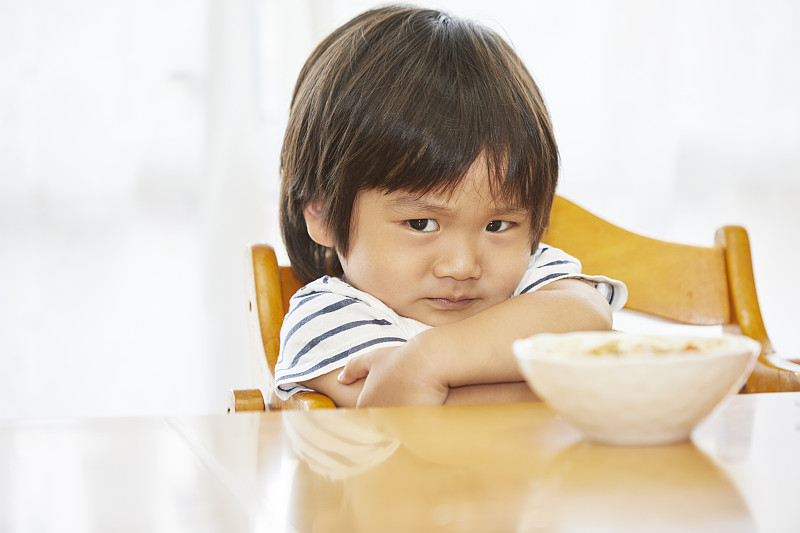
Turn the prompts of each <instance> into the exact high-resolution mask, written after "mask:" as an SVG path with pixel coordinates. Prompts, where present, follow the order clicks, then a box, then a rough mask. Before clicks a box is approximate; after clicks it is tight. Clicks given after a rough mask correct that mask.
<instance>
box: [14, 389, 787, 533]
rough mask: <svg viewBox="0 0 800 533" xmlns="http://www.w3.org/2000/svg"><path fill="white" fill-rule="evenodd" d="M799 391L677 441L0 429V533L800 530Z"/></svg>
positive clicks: (368, 427) (265, 424) (553, 422)
mask: <svg viewBox="0 0 800 533" xmlns="http://www.w3.org/2000/svg"><path fill="white" fill-rule="evenodd" d="M798 494H800V393H778V394H750V395H738V396H735V397H732V398H731V399H730V401H728V402H727V403H726V404H724V405H723V406H722V407H721V408H720V409H718V410H717V411H716V412H715V413H713V414H712V415H711V416H710V417H709V418H708V419H707V420H706V421H705V422H703V424H701V426H699V427H698V428H697V429H696V430H695V432H694V433H693V436H692V440H691V441H689V442H686V443H682V444H676V445H670V446H656V447H613V446H603V445H598V444H592V443H590V442H587V441H585V440H583V438H582V436H581V434H580V433H579V432H578V431H577V430H575V429H574V428H573V427H571V426H570V425H569V424H568V423H566V422H565V421H563V420H561V419H559V418H558V417H557V416H556V415H555V414H554V413H553V412H552V411H551V410H550V409H549V408H548V407H547V406H546V405H544V404H541V403H530V404H516V405H491V406H469V407H404V408H384V409H365V410H351V409H339V410H321V411H314V412H286V413H258V414H256V413H253V414H249V413H248V414H235V415H212V416H198V417H167V418H120V419H76V420H53V421H4V422H0V531H3V532H5V531H59V532H60V531H81V532H84V531H165V532H175V531H193V532H201V531H226V532H233V531H270V532H271V531H347V532H357V531H370V532H372V531H381V532H384V531H403V532H420V531H459V532H462V531H476V532H491V531H502V532H534V531H535V532H539V531H559V532H569V531H579V532H592V531H614V532H625V531H637V532H639V531H648V532H654V531H682V532H686V531H702V532H704V533H708V532H713V531H724V532H726V533H727V532H740V531H742V532H744V531H761V532H776V531H787V532H789V531H791V532H796V531H800V505H798V501H797V495H798Z"/></svg>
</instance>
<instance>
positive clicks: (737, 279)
mask: <svg viewBox="0 0 800 533" xmlns="http://www.w3.org/2000/svg"><path fill="white" fill-rule="evenodd" d="M542 241H543V242H546V243H548V244H550V245H552V246H555V247H557V248H561V249H562V250H564V251H565V252H567V253H569V254H571V255H573V256H575V257H577V258H578V259H580V261H581V263H582V264H583V271H584V272H586V273H587V274H603V275H606V276H609V277H611V278H615V279H619V280H621V281H623V282H625V284H626V285H627V286H628V302H627V304H626V306H625V307H626V308H627V309H630V310H633V311H638V312H640V313H644V314H646V315H650V316H654V317H658V318H661V319H665V320H669V321H672V322H677V323H682V324H694V325H722V326H726V327H727V328H734V329H738V330H740V331H741V333H743V334H744V335H747V336H749V337H752V338H754V339H756V340H757V341H759V342H760V343H761V344H762V347H763V352H762V354H761V357H760V359H759V363H758V365H757V367H756V369H755V370H754V371H753V373H752V375H751V376H750V379H749V380H748V383H747V390H748V391H749V392H768V391H769V392H772V391H780V390H800V380H799V379H798V375H800V365H796V364H793V363H791V362H788V361H786V360H783V359H781V358H779V357H777V356H776V355H774V350H773V348H772V344H771V343H770V340H769V337H768V336H767V333H766V330H765V328H764V323H763V320H762V318H761V311H760V309H759V306H758V297H757V295H756V290H755V281H754V278H753V269H752V262H751V257H750V243H749V240H748V237H747V232H746V231H745V229H744V228H742V227H739V226H725V227H723V228H720V229H719V230H717V233H716V239H715V243H714V244H713V245H712V246H708V247H702V246H689V245H685V244H677V243H672V242H666V241H660V240H657V239H652V238H648V237H644V236H642V235H638V234H636V233H632V232H630V231H627V230H624V229H622V228H619V227H617V226H615V225H613V224H610V223H609V222H606V221H605V220H603V219H601V218H599V217H597V216H595V215H593V214H591V213H589V212H588V211H586V210H585V209H583V208H581V207H579V206H577V205H576V204H574V203H572V202H570V201H568V200H566V199H564V198H561V197H556V201H555V203H554V205H553V211H552V213H551V216H550V226H549V229H548V231H547V232H546V233H545V235H544V236H543V238H542ZM250 251H251V254H252V262H251V264H252V269H253V270H252V273H251V275H250V276H249V277H250V280H251V290H250V293H251V296H250V302H249V305H250V316H251V321H250V322H251V328H250V329H251V332H252V333H253V335H254V339H253V340H254V344H255V345H256V346H260V347H261V348H262V349H263V353H260V354H259V353H256V357H255V358H256V361H255V369H254V370H255V372H256V376H257V379H258V382H259V384H260V385H261V387H262V390H264V391H265V392H267V391H269V392H267V394H268V398H267V401H266V403H267V404H268V405H269V407H270V408H272V409H310V408H317V407H333V402H331V401H330V399H328V398H327V397H325V396H323V395H321V394H317V393H303V394H299V395H295V396H294V397H292V400H291V401H288V402H283V401H281V400H279V399H278V398H277V397H276V396H275V394H274V393H272V392H271V391H272V388H273V386H274V378H273V375H274V370H275V363H276V361H277V358H278V351H279V346H280V329H281V324H282V323H283V316H284V315H285V313H286V311H287V310H288V308H289V299H290V298H291V296H292V295H293V294H294V293H295V292H296V291H297V290H298V289H299V288H300V287H301V286H302V285H303V283H302V282H301V281H300V280H299V279H298V278H297V276H295V274H294V272H293V271H292V269H291V267H288V266H279V265H278V262H277V259H276V256H275V251H274V250H273V248H272V247H270V246H269V245H266V244H256V245H253V246H251V248H250Z"/></svg>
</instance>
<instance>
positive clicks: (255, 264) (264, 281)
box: [248, 244, 335, 409]
mask: <svg viewBox="0 0 800 533" xmlns="http://www.w3.org/2000/svg"><path fill="white" fill-rule="evenodd" d="M250 254H251V261H248V266H249V267H250V268H252V270H251V271H250V272H249V275H248V279H249V281H250V284H249V285H250V286H249V298H248V300H249V301H248V316H249V322H250V334H251V344H252V345H253V346H254V348H255V352H254V360H253V372H254V374H255V377H256V380H257V382H258V384H259V386H260V387H261V390H262V391H263V393H264V395H265V398H264V401H265V403H266V405H267V407H269V408H270V409H317V408H323V407H335V406H334V404H333V401H331V399H330V398H328V397H327V396H324V395H322V394H319V393H316V392H314V393H310V392H304V393H298V394H295V395H294V396H292V397H291V398H290V399H289V400H287V401H283V400H281V399H280V398H278V397H277V396H276V395H275V393H274V391H273V389H274V385H275V378H274V376H275V363H277V361H278V353H279V351H280V335H281V325H282V324H283V317H284V315H285V314H286V311H288V310H289V299H290V298H291V297H292V295H293V294H294V293H295V292H297V291H298V289H300V287H302V286H303V282H302V281H300V279H299V278H298V277H297V276H295V274H294V271H292V269H291V267H289V266H280V265H278V259H277V257H276V256H275V250H274V249H273V248H272V246H269V245H268V244H254V245H252V246H251V247H250Z"/></svg>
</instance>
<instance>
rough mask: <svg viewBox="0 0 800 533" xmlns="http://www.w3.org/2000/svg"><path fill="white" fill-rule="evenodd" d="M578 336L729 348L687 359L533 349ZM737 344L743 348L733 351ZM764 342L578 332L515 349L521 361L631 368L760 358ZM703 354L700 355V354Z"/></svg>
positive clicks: (542, 336) (541, 336)
mask: <svg viewBox="0 0 800 533" xmlns="http://www.w3.org/2000/svg"><path fill="white" fill-rule="evenodd" d="M576 337H648V338H664V339H672V340H686V341H688V340H692V339H714V338H721V339H725V340H726V342H727V343H728V344H727V345H723V346H720V347H719V348H717V349H715V350H714V351H709V352H707V353H704V354H702V357H692V356H683V357H680V356H679V357H675V355H679V354H676V353H674V352H672V353H666V354H661V353H638V354H637V353H632V354H627V355H625V356H622V357H621V356H619V355H618V354H581V353H574V352H573V353H570V354H569V356H567V357H565V356H564V354H563V353H556V352H554V351H553V350H548V351H547V352H538V353H537V352H534V351H532V350H530V348H529V346H530V345H531V344H534V343H536V342H537V341H539V340H541V341H542V342H548V341H551V339H552V341H551V342H552V343H557V342H558V341H559V340H565V339H566V338H576ZM734 345H736V346H738V347H740V348H741V349H730V348H732V347H733V346H734ZM761 349H762V347H761V343H759V342H758V341H756V340H755V339H752V338H750V337H747V336H746V335H741V334H735V333H722V334H720V335H712V336H702V335H691V334H663V333H638V332H637V333H632V332H631V333H628V332H622V331H577V332H568V333H538V334H536V335H532V336H530V337H526V338H524V339H518V340H515V341H514V343H513V346H512V350H513V352H514V356H515V358H516V359H517V360H519V361H541V362H552V363H559V364H580V365H581V366H609V365H614V366H629V365H641V364H651V365H673V364H678V363H680V362H686V361H709V360H717V359H724V358H728V357H733V356H741V355H745V354H746V355H747V356H748V357H756V356H758V355H759V354H760V353H761ZM698 355H699V354H698Z"/></svg>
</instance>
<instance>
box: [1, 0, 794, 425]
mask: <svg viewBox="0 0 800 533" xmlns="http://www.w3.org/2000/svg"><path fill="white" fill-rule="evenodd" d="M374 5H376V4H375V2H367V1H348V0H340V1H336V0H330V1H319V0H317V1H315V0H305V1H303V0H293V1H292V2H289V1H272V0H205V1H201V0H158V1H156V0H140V1H138V2H127V1H122V0H103V1H100V0H70V1H69V2H59V1H57V0H2V1H1V2H0V418H53V417H87V416H129V415H149V414H167V415H176V414H199V413H215V412H224V411H225V408H226V394H227V391H228V390H229V389H231V388H249V387H251V386H252V385H253V383H252V380H251V376H250V355H249V350H250V347H249V344H248V337H247V329H246V319H245V309H246V300H245V291H244V286H245V282H244V275H243V273H244V266H243V265H244V257H245V249H246V246H247V245H248V244H249V243H251V242H255V241H268V242H271V243H273V244H275V245H280V238H279V235H278V227H277V207H276V202H275V196H276V192H277V190H278V153H279V149H280V143H281V139H282V134H283V128H284V126H285V122H286V116H287V111H288V105H289V98H290V94H291V90H292V87H293V84H294V81H295V78H296V76H297V74H298V72H299V70H300V67H301V65H302V63H303V61H304V60H305V58H306V57H307V56H308V54H309V53H310V52H311V50H312V49H313V47H314V46H315V45H316V44H317V42H318V41H319V40H321V39H322V38H323V37H324V36H325V35H327V34H328V33H329V32H330V31H331V30H333V29H334V28H335V27H336V26H338V25H340V24H341V23H343V22H345V21H346V20H348V19H349V18H351V17H352V16H354V15H356V14H357V13H359V12H361V11H363V10H365V9H367V8H369V7H372V6H374ZM419 5H424V6H431V7H441V8H444V9H446V10H449V11H451V12H452V13H453V14H456V15H460V16H465V17H469V18H473V19H476V20H478V21H480V22H483V23H485V24H487V25H489V26H490V27H493V28H494V29H496V30H498V31H499V32H500V33H501V34H502V35H504V36H505V37H506V38H507V39H508V40H509V41H510V42H511V43H512V44H513V46H514V47H515V48H516V49H517V51H518V53H519V54H520V56H521V57H522V58H523V60H524V61H525V62H526V64H527V66H528V68H529V70H530V71H531V73H532V74H533V76H534V78H535V79H536V80H537V83H538V84H539V86H540V88H541V90H542V92H543V94H544V96H545V99H546V101H547V103H548V106H549V108H550V111H551V114H552V118H553V122H554V125H555V130H556V136H557V140H558V141H559V145H560V148H561V156H562V161H563V173H562V177H561V183H560V189H559V192H560V194H562V195H564V196H567V197H568V198H571V199H572V200H574V201H577V202H578V203H580V204H582V205H583V206H584V207H587V208H589V209H590V210H592V211H594V212H596V213H598V214H601V215H602V216H604V217H606V218H608V219H609V220H611V221H613V222H615V223H617V224H618V225H621V226H623V227H625V228H628V229H634V230H636V231H638V232H640V233H644V234H647V235H649V236H652V237H657V238H662V239H670V240H677V241H681V242H686V243H690V244H703V245H709V244H711V243H712V242H713V237H714V230H715V229H716V228H717V227H718V226H721V225H724V224H730V223H735V224H741V225H744V226H745V227H746V228H747V229H748V231H749V232H750V238H751V244H752V250H753V260H754V267H755V272H756V281H757V284H758V290H759V296H760V300H761V306H762V311H763V314H764V318H765V322H766V324H767V329H768V331H769V333H770V336H771V337H772V340H773V343H774V344H775V345H776V347H777V348H778V350H779V352H782V353H783V354H785V355H789V356H793V357H798V356H800V338H798V337H797V335H796V333H795V331H796V330H795V328H796V327H797V319H798V312H797V297H798V295H800V282H799V281H798V276H797V275H796V274H795V272H794V271H793V269H791V266H792V265H793V264H795V263H796V262H797V260H798V252H797V251H796V248H795V245H793V244H792V243H793V242H795V238H796V237H792V236H791V235H792V234H793V232H794V231H796V230H797V229H798V228H800V214H799V211H798V209H797V205H798V203H799V202H800V99H798V98H797V95H798V94H800V32H798V31H797V29H798V28H800V3H798V2H796V1H794V0H765V1H762V2H757V3H756V2H751V1H741V0H724V1H723V0H708V1H703V2H695V1H690V0H662V1H653V0H648V1H637V0H574V1H568V2H564V1H555V0H551V1H544V0H542V1H524V2H523V1H516V2H515V1H510V0H494V1H492V2H485V1H483V0H481V1H477V0H457V1H456V0H452V1H440V2H419ZM282 257H284V256H283V255H282ZM790 269H791V270H790Z"/></svg>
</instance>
